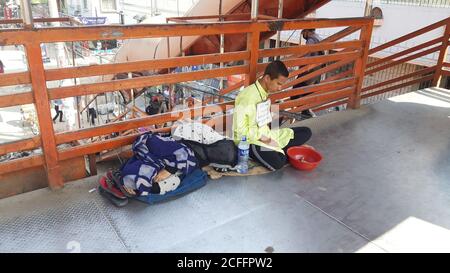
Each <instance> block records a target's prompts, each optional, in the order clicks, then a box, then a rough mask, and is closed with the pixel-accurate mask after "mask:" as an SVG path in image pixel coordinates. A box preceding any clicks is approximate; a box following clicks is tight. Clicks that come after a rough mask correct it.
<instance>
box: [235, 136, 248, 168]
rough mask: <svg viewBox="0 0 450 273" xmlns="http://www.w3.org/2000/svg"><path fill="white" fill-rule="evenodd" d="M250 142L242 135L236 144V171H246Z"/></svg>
mask: <svg viewBox="0 0 450 273" xmlns="http://www.w3.org/2000/svg"><path fill="white" fill-rule="evenodd" d="M249 149H250V144H248V142H247V137H246V136H243V137H242V140H241V141H240V142H239V145H238V165H237V168H236V169H237V172H238V173H247V172H248V156H249Z"/></svg>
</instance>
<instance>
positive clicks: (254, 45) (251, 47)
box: [245, 31, 260, 86]
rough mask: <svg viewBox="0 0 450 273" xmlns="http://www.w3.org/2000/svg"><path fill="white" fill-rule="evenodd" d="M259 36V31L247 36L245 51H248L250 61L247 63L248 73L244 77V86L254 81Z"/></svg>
mask: <svg viewBox="0 0 450 273" xmlns="http://www.w3.org/2000/svg"><path fill="white" fill-rule="evenodd" d="M259 36H260V32H259V31H254V32H252V33H249V34H247V50H248V51H250V60H249V62H248V65H249V72H248V74H247V75H245V86H249V85H250V84H253V83H254V82H255V81H256V74H257V66H258V56H259Z"/></svg>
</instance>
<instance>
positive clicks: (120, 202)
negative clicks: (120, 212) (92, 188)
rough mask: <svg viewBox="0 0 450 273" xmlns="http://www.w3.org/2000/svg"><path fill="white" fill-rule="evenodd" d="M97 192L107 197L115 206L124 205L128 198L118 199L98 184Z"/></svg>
mask: <svg viewBox="0 0 450 273" xmlns="http://www.w3.org/2000/svg"><path fill="white" fill-rule="evenodd" d="M98 192H99V193H100V195H101V196H103V197H105V198H106V199H108V200H109V201H110V202H111V203H112V204H113V205H114V206H116V207H119V208H120V207H124V206H126V205H127V204H128V198H126V199H120V198H117V197H115V196H114V195H112V194H111V193H110V192H108V191H106V190H105V189H104V188H103V187H102V186H98Z"/></svg>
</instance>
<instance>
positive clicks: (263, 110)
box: [256, 99, 272, 127]
mask: <svg viewBox="0 0 450 273" xmlns="http://www.w3.org/2000/svg"><path fill="white" fill-rule="evenodd" d="M270 122H272V113H271V112H270V99H268V100H266V101H263V102H260V103H258V104H257V105H256V123H257V124H258V126H259V127H262V126H264V125H266V124H268V123H270Z"/></svg>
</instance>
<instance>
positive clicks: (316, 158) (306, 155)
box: [287, 146, 322, 171]
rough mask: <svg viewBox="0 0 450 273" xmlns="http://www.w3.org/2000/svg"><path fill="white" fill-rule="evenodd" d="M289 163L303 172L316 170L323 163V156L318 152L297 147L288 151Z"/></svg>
mask: <svg viewBox="0 0 450 273" xmlns="http://www.w3.org/2000/svg"><path fill="white" fill-rule="evenodd" d="M287 155H288V158H289V163H291V165H292V166H293V167H294V168H296V169H298V170H303V171H311V170H314V169H315V168H316V167H317V166H318V165H319V163H320V161H322V155H321V154H319V152H317V151H316V150H314V149H312V148H309V147H305V146H295V147H291V148H289V149H288V150H287Z"/></svg>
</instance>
